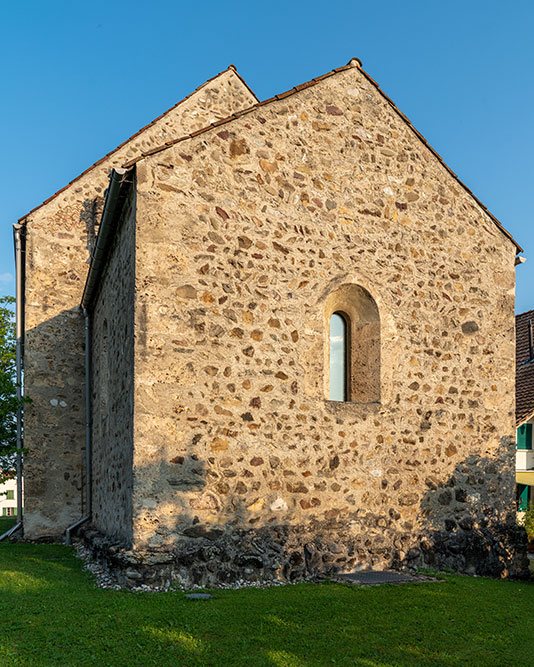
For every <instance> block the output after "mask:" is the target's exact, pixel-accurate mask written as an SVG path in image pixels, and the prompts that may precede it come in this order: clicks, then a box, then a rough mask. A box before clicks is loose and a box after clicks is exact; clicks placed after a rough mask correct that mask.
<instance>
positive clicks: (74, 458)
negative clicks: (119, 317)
mask: <svg viewBox="0 0 534 667" xmlns="http://www.w3.org/2000/svg"><path fill="white" fill-rule="evenodd" d="M255 101H256V100H255V98H254V96H253V94H252V93H251V92H250V91H249V90H248V89H247V87H246V86H245V85H244V83H243V82H242V81H241V79H240V78H239V77H238V76H237V74H236V73H235V71H233V70H232V69H229V70H227V71H225V72H223V73H222V74H220V75H219V76H218V77H216V78H215V79H213V80H212V81H210V82H208V83H207V84H206V85H204V86H203V87H202V88H200V89H199V90H197V91H196V92H195V93H194V94H193V95H192V96H190V97H189V98H187V99H186V100H184V101H183V102H182V103H181V104H179V105H178V106H177V107H176V108H174V109H173V110H171V111H170V112H168V113H167V114H166V115H165V116H163V117H162V118H161V119H160V120H158V121H156V122H155V123H154V124H152V125H150V126H148V127H147V128H145V130H143V131H142V132H141V133H139V134H138V135H137V136H135V137H134V138H132V139H131V140H130V141H128V142H127V143H126V144H125V145H123V146H121V147H119V149H117V150H116V151H115V152H113V153H112V154H111V155H109V156H108V157H107V158H105V159H104V160H103V161H102V162H101V163H100V164H98V165H96V166H95V167H94V168H93V169H91V170H90V171H88V172H87V173H86V174H84V175H82V176H81V177H80V178H78V179H77V180H76V181H75V182H74V183H72V185H70V187H68V188H66V189H65V190H64V191H63V192H60V193H59V194H58V195H57V196H56V197H55V198H53V199H52V200H51V201H49V202H48V203H47V204H45V205H43V206H41V207H40V208H38V209H37V210H35V211H34V212H32V213H31V214H29V215H28V216H27V217H26V232H27V278H26V304H25V305H26V308H25V315H26V338H25V344H26V345H25V391H26V393H27V395H28V396H30V397H31V398H32V400H33V403H32V404H31V405H29V406H27V407H26V410H25V445H26V448H27V455H26V456H25V471H24V474H25V510H26V513H25V519H24V523H25V528H24V530H25V535H26V536H27V537H29V538H38V537H43V536H49V535H54V536H57V535H59V534H61V533H62V532H63V531H64V530H65V528H66V527H67V526H68V525H69V524H70V523H72V522H74V521H76V520H77V519H78V518H79V517H80V515H81V513H82V512H83V511H84V508H82V506H81V502H82V500H81V499H82V488H81V485H82V478H81V475H82V467H83V465H82V461H83V448H84V397H83V378H84V366H83V363H84V362H83V341H84V336H83V318H82V315H81V312H80V309H79V304H80V300H81V296H82V292H83V287H84V284H85V279H86V275H87V270H88V262H89V255H90V252H91V250H92V246H93V243H94V238H95V234H96V230H97V224H98V222H99V220H100V214H101V209H102V204H103V198H104V191H105V189H106V188H107V185H108V174H109V171H110V169H111V168H112V167H117V166H120V165H121V164H122V163H124V161H125V160H127V159H130V158H131V157H133V156H135V155H138V154H139V153H140V152H141V151H143V150H147V149H149V148H151V147H154V146H157V145H159V144H162V143H164V142H165V141H167V140H169V139H173V138H177V137H180V136H183V135H185V134H188V133H190V132H192V131H193V130H196V129H199V128H201V127H204V126H206V125H209V123H211V122H213V121H214V120H217V119H219V118H222V117H225V116H228V115H229V114H231V113H233V112H235V111H237V110H239V109H243V108H246V107H249V106H250V105H251V104H253V103H254V102H255Z"/></svg>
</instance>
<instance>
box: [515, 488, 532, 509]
mask: <svg viewBox="0 0 534 667" xmlns="http://www.w3.org/2000/svg"><path fill="white" fill-rule="evenodd" d="M528 489H529V487H528V486H527V485H526V484H518V485H517V489H516V501H517V511H518V512H526V511H527V507H528V496H529V493H528Z"/></svg>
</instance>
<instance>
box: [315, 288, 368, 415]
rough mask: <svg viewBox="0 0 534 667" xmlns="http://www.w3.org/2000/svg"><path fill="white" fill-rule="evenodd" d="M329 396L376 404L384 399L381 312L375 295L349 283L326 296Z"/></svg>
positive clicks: (327, 385)
mask: <svg viewBox="0 0 534 667" xmlns="http://www.w3.org/2000/svg"><path fill="white" fill-rule="evenodd" d="M325 306H326V310H325V315H326V321H325V325H326V329H327V331H328V348H327V350H326V355H327V356H326V359H325V362H326V363H327V364H328V372H327V373H326V374H325V380H326V387H325V389H326V392H325V393H326V396H327V397H328V398H329V400H331V401H353V402H356V403H376V402H379V401H380V398H381V369H380V356H381V355H380V352H381V350H380V348H381V342H380V315H379V312H378V307H377V305H376V302H375V300H374V299H373V297H372V296H371V294H370V293H369V292H368V291H367V290H366V289H365V288H363V287H361V286H360V285H354V284H346V285H342V286H341V287H339V288H338V289H337V290H335V291H334V292H332V293H330V294H329V295H328V297H327V299H326V304H325Z"/></svg>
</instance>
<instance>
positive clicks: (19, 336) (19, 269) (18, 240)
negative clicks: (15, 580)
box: [0, 223, 24, 542]
mask: <svg viewBox="0 0 534 667" xmlns="http://www.w3.org/2000/svg"><path fill="white" fill-rule="evenodd" d="M22 230H23V225H21V224H19V223H16V224H14V225H13V237H14V241H15V270H16V276H17V283H16V284H17V287H16V296H17V302H16V308H15V317H16V324H15V337H16V384H17V402H18V407H17V462H16V468H17V523H16V524H15V525H14V526H13V527H12V528H10V529H9V530H8V531H7V532H5V533H4V534H3V535H0V542H1V541H2V540H4V539H6V538H7V537H9V536H10V535H13V534H14V533H16V532H17V531H19V530H22V529H23V522H24V519H23V513H22V512H23V509H22V449H23V443H22V438H23V433H22V416H23V415H22V351H23V339H24V290H23V270H24V267H23V263H22V253H23V249H22Z"/></svg>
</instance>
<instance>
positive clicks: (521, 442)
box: [517, 424, 532, 449]
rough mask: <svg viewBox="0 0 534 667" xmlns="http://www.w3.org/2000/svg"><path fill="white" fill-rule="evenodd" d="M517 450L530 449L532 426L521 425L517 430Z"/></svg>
mask: <svg viewBox="0 0 534 667" xmlns="http://www.w3.org/2000/svg"><path fill="white" fill-rule="evenodd" d="M517 449H532V424H522V425H521V426H520V427H519V428H518V429H517Z"/></svg>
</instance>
